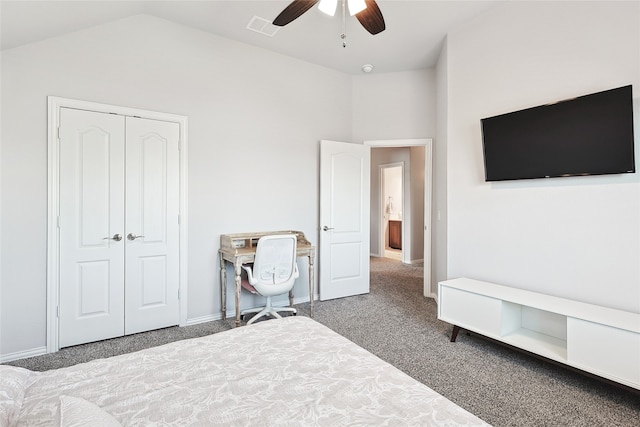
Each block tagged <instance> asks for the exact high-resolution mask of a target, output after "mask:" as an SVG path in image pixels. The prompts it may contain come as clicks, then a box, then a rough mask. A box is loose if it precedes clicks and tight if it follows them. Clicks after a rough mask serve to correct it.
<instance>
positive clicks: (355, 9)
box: [273, 0, 385, 35]
mask: <svg viewBox="0 0 640 427" xmlns="http://www.w3.org/2000/svg"><path fill="white" fill-rule="evenodd" d="M338 1H341V2H342V8H343V11H344V10H345V4H347V5H348V6H349V13H350V14H351V16H353V15H355V16H356V18H358V21H360V24H362V26H363V27H364V28H365V29H366V30H367V31H368V32H370V33H371V34H374V35H375V34H378V33H381V32H382V31H384V29H385V24H384V17H383V16H382V12H381V11H380V8H379V7H378V4H377V3H376V2H375V0H293V1H292V2H291V3H290V4H289V5H288V6H287V7H285V8H284V10H283V11H282V12H280V14H279V15H278V16H277V17H276V19H274V20H273V25H277V26H279V27H284V26H285V25H287V24H288V23H290V22H291V21H293V20H295V19H297V18H299V17H300V16H301V15H302V14H303V13H305V12H306V11H307V10H309V9H311V8H312V7H313V6H314V5H316V4H317V3H318V2H319V3H320V4H319V5H318V9H320V10H321V11H322V12H324V13H326V14H327V15H331V16H333V15H335V13H336V9H337V7H338ZM343 19H344V14H343Z"/></svg>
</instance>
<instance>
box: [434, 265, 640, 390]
mask: <svg viewBox="0 0 640 427" xmlns="http://www.w3.org/2000/svg"><path fill="white" fill-rule="evenodd" d="M438 319H440V320H443V321H445V322H448V323H451V324H453V325H454V331H453V333H452V336H451V341H455V339H456V336H457V333H458V330H459V329H460V328H463V329H467V330H469V331H473V332H476V333H479V334H482V335H485V336H487V337H489V338H492V339H495V340H498V341H501V342H504V343H506V344H509V345H512V346H514V347H518V348H521V349H523V350H527V351H529V352H531V353H535V354H538V355H540V356H543V357H546V358H548V359H551V360H554V361H557V362H560V363H564V364H566V365H569V366H572V367H574V368H578V369H581V370H583V371H586V372H590V373H592V374H595V375H599V376H601V377H604V378H607V379H610V380H613V381H616V382H619V383H621V384H624V385H627V386H630V387H633V388H636V389H640V314H637V313H630V312H626V311H622V310H615V309H611V308H607V307H602V306H597V305H593V304H586V303H582V302H578V301H572V300H568V299H564V298H558V297H553V296H550V295H544V294H539V293H536V292H530V291H525V290H522V289H517V288H511V287H508V286H502V285H496V284H493V283H488V282H482V281H479V280H473V279H467V278H460V279H454V280H447V281H444V282H440V283H439V284H438Z"/></svg>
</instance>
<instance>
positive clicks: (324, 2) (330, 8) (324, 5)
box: [318, 0, 364, 16]
mask: <svg viewBox="0 0 640 427" xmlns="http://www.w3.org/2000/svg"><path fill="white" fill-rule="evenodd" d="M363 1H364V0H363ZM318 9H320V12H322V13H326V14H327V15H329V16H334V15H335V14H336V9H338V0H320V4H319V5H318Z"/></svg>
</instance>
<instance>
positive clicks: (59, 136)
mask: <svg viewBox="0 0 640 427" xmlns="http://www.w3.org/2000/svg"><path fill="white" fill-rule="evenodd" d="M58 141H60V126H58Z"/></svg>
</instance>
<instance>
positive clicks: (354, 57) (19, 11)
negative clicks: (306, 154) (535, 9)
mask: <svg viewBox="0 0 640 427" xmlns="http://www.w3.org/2000/svg"><path fill="white" fill-rule="evenodd" d="M503 1H507V0H500V1H482V0H471V1H464V0H442V1H438V0H433V1H432V0H409V1H406V0H377V3H378V5H379V7H380V9H381V11H382V13H383V15H384V18H385V21H386V30H385V31H383V32H382V33H380V34H377V35H375V36H372V35H371V34H369V33H368V32H366V30H364V28H362V26H361V25H360V24H359V22H358V21H357V20H356V18H355V17H351V16H347V17H346V19H344V26H345V27H344V28H345V30H346V31H345V33H346V39H345V41H346V47H343V46H342V39H341V38H340V35H341V33H342V31H343V18H342V16H341V14H340V12H338V13H337V14H336V16H335V17H329V16H327V15H324V14H323V13H322V12H320V11H319V10H318V9H317V8H316V7H313V8H312V9H310V10H309V11H308V12H306V13H305V14H304V15H302V16H301V17H300V18H298V19H297V20H295V21H293V22H292V23H290V24H289V25H287V26H285V27H273V26H272V25H270V24H269V23H268V24H267V25H266V27H264V28H265V29H266V30H267V31H269V30H277V31H276V33H275V34H274V35H273V36H267V35H264V34H261V33H259V32H256V31H251V30H249V29H247V26H248V25H249V23H250V22H251V20H252V18H254V17H258V18H262V19H263V20H266V21H268V22H271V21H272V20H273V19H274V18H275V17H276V16H277V15H278V14H279V13H280V11H281V10H282V9H284V8H285V7H286V6H287V5H288V4H289V3H290V1H287V0H285V1H272V0H253V1H245V0H233V1H220V0H198V1H189V0H178V1H171V0H168V1H155V0H143V1H128V0H112V1H101V0H85V1H78V0H75V1H56V0H43V1H33V0H2V1H0V40H1V48H2V50H5V49H11V48H15V47H18V46H22V45H25V44H28V43H33V42H37V41H40V40H43V39H46V38H49V37H55V36H59V35H63V34H66V33H70V32H73V31H78V30H81V29H84V28H89V27H92V26H95V25H100V24H104V23H107V22H110V21H113V20H117V19H122V18H126V17H128V16H131V15H136V14H141V13H144V14H149V15H153V16H156V17H158V18H163V19H166V20H169V21H172V22H174V23H176V24H180V25H184V26H188V27H191V28H195V29H198V30H202V31H205V32H208V33H211V34H215V35H218V36H222V37H226V38H229V39H233V40H237V41H240V42H243V43H247V44H250V45H254V46H258V47H262V48H265V49H269V50H272V51H274V52H278V53H281V54H284V55H288V56H291V57H295V58H298V59H301V60H304V61H307V62H311V63H315V64H318V65H321V66H324V67H327V68H331V69H335V70H338V71H341V72H344V73H347V74H352V75H353V74H360V73H362V65H364V64H372V65H373V66H374V71H373V72H374V73H375V72H394V71H407V70H414V69H421V68H428V67H431V66H433V65H435V62H436V61H437V58H438V55H439V53H440V49H441V47H442V43H443V40H444V38H445V36H446V34H447V32H448V31H449V30H450V29H452V28H454V27H456V26H458V25H460V24H462V23H464V22H465V21H468V20H471V19H473V18H474V17H475V16H477V15H478V14H480V13H482V12H483V11H485V10H487V9H488V8H491V7H493V6H495V5H496V3H500V2H503ZM257 22H260V20H258V21H254V25H253V28H254V29H257V28H262V25H258V24H257Z"/></svg>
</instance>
